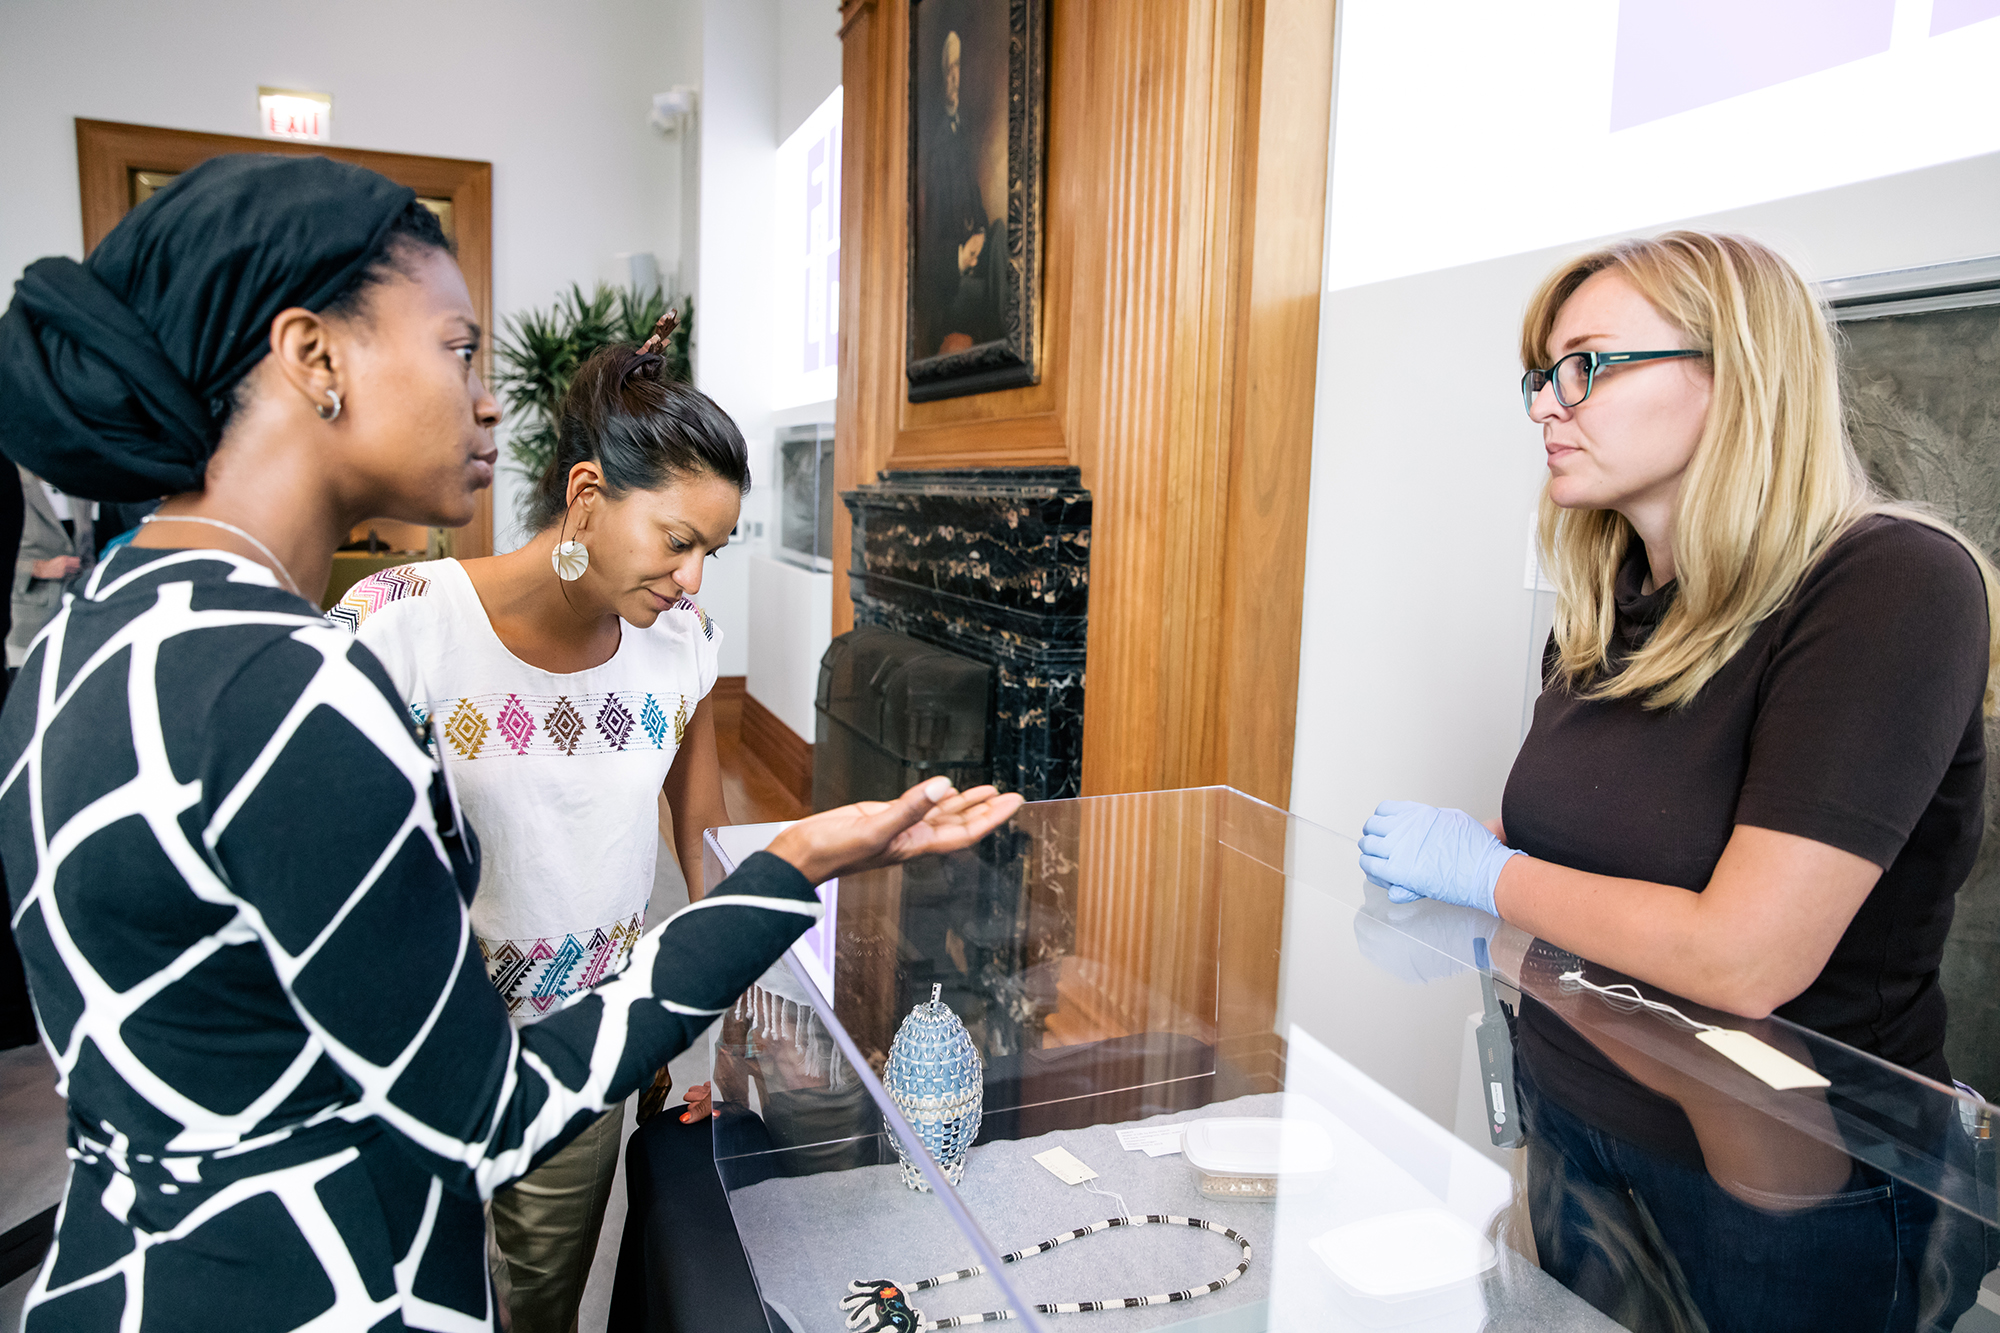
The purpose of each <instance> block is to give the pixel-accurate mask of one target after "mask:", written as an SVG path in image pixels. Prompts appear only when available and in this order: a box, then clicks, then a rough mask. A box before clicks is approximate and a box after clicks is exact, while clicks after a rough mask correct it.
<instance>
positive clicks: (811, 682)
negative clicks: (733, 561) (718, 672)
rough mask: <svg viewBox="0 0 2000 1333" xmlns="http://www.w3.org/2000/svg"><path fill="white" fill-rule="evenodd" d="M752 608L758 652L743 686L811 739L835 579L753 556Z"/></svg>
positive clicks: (830, 626) (830, 634) (829, 634)
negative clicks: (821, 659) (814, 702)
mask: <svg viewBox="0 0 2000 1333" xmlns="http://www.w3.org/2000/svg"><path fill="white" fill-rule="evenodd" d="M750 605H751V606H752V607H754V608H755V610H754V612H753V623H754V624H755V626H756V630H755V633H756V645H755V647H756V651H755V652H754V653H752V654H751V657H750V678H749V680H748V681H746V682H745V684H744V688H745V689H746V690H748V691H749V693H750V695H751V697H753V698H754V699H756V700H757V702H758V703H760V704H763V705H764V707H766V708H768V709H770V710H771V711H772V712H773V713H774V714H776V715H777V717H778V720H779V721H781V722H783V723H784V724H785V725H786V726H788V727H790V728H791V729H792V730H793V731H796V732H797V733H798V734H799V735H801V736H803V737H805V738H806V739H807V740H811V739H812V738H813V732H814V725H813V724H814V719H813V698H814V696H815V695H816V694H817V693H818V691H819V660H820V658H821V656H822V655H824V654H825V652H826V646H827V644H828V643H830V642H832V641H833V575H831V574H822V573H819V572H818V571H816V570H810V569H801V568H799V567H798V566H797V565H792V564H787V563H785V562H784V561H782V560H773V559H771V558H770V557H768V556H762V555H753V556H751V557H750Z"/></svg>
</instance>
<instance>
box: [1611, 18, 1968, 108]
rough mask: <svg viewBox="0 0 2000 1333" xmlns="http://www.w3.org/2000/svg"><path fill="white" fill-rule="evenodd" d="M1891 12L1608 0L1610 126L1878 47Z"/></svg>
mask: <svg viewBox="0 0 2000 1333" xmlns="http://www.w3.org/2000/svg"><path fill="white" fill-rule="evenodd" d="M1935 3H1936V6H1937V9H1936V10H1935V11H1934V12H1937V13H1942V12H1943V11H1944V10H1945V9H1946V8H1947V7H1950V8H1964V9H1967V10H1970V9H1973V8H1980V9H1983V10H1985V11H1987V12H1988V13H1991V12H1994V11H1995V10H1996V8H2000V0H1935ZM1895 13H1896V0H1679V2H1678V3H1675V4H1663V3H1661V0H1618V57H1617V63H1616V65H1615V66H1614V68H1613V73H1612V83H1611V128H1612V129H1613V130H1625V129H1630V128H1631V127H1632V126H1634V125H1643V124H1645V123H1646V122H1647V121H1649V120H1658V119H1660V118H1661V117H1663V116H1672V115H1677V114H1679V113H1680V112H1682V111H1691V110H1693V109H1694V108H1695V107H1698V106H1707V105H1708V104H1709V103H1711V102H1720V101H1723V100H1724V99H1726V98H1730V97H1736V96H1740V95H1741V94H1743V93H1748V92H1755V91H1756V90H1757V89H1759V88H1769V87H1771V86H1772V85H1773V84H1779V83H1787V82H1789V81H1791V80H1792V79H1797V78H1803V77H1804V76H1805V75H1808V74H1817V73H1818V72H1819V71H1821V70H1823V69H1832V68H1833V67H1834V66H1836V65H1845V64H1847V63H1848V62H1849V61H1853V60H1860V59H1861V58H1862V57H1864V56H1872V55H1876V54H1878V53H1880V52H1883V51H1886V50H1888V49H1889V25H1890V22H1891V20H1892V19H1893V18H1894V17H1895ZM1981 17H1984V15H1983V14H1982V15H1981ZM1968 21H1970V20H1968Z"/></svg>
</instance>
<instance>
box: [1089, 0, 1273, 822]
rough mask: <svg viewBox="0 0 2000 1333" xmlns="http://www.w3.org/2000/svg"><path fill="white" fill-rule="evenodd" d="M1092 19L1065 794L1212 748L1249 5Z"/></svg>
mask: <svg viewBox="0 0 2000 1333" xmlns="http://www.w3.org/2000/svg"><path fill="white" fill-rule="evenodd" d="M1092 14H1093V21H1094V22H1100V23H1101V29H1100V32H1101V39H1100V40H1099V41H1098V42H1097V43H1095V44H1096V45H1097V46H1098V48H1099V49H1098V50H1097V51H1095V52H1093V56H1094V57H1095V63H1096V65H1097V66H1098V67H1099V69H1100V70H1101V71H1102V76H1101V77H1100V78H1098V79H1096V80H1095V81H1094V82H1093V89H1094V91H1095V92H1096V95H1097V104H1096V105H1094V106H1093V107H1092V108H1091V111H1092V115H1091V120H1092V121H1093V122H1094V123H1095V124H1097V125H1098V126H1099V127H1100V128H1099V131H1098V135H1097V138H1098V143H1099V144H1100V146H1101V150H1102V156H1101V160H1100V161H1098V162H1097V163H1096V164H1095V169H1094V171H1093V172H1092V176H1093V180H1094V182H1095V186H1096V189H1097V191H1098V195H1099V198H1098V206H1099V208H1100V209H1101V210H1102V212H1101V218H1100V219H1097V220H1094V221H1097V225H1098V226H1099V227H1100V228H1101V234H1102V236H1103V237H1104V242H1103V243H1102V244H1100V245H1096V246H1091V247H1087V248H1085V249H1083V250H1082V252H1081V253H1079V255H1078V256H1077V260H1078V265H1079V272H1078V277H1077V287H1078V291H1079V293H1080V299H1079V301H1078V326H1079V327H1078V328H1077V329H1076V330H1075V333H1074V336H1075V338H1076V341H1077V344H1078V346H1079V347H1080V348H1081V347H1091V348H1095V349H1096V351H1097V355H1096V356H1095V357H1080V358H1079V362H1080V364H1079V367H1078V381H1077V383H1076V384H1075V386H1074V393H1075V397H1076V400H1077V402H1078V403H1079V405H1080V407H1081V409H1082V411H1081V412H1080V413H1079V415H1080V416H1082V417H1083V419H1082V421H1081V422H1080V427H1079V431H1078V439H1077V447H1078V454H1079V460H1080V462H1081V463H1082V466H1083V469H1084V481H1085V484H1086V485H1087V486H1089V487H1090V489H1091V491H1092V494H1093V496H1094V497H1095V505H1094V510H1093V516H1094V520H1095V526H1094V530H1093V532H1092V534H1091V549H1092V560H1091V606H1090V612H1091V614H1090V630H1089V667H1088V670H1089V685H1088V687H1087V690H1086V694H1085V700H1086V702H1085V713H1084V758H1083V782H1084V790H1085V791H1086V792H1106V791H1134V790H1159V789H1168V788H1176V787H1190V786H1200V785H1203V784H1204V783H1206V782H1208V781H1211V780H1212V779H1213V776H1214V771H1213V770H1214V767H1215V765H1214V762H1213V761H1214V757H1215V754H1216V752H1217V750H1218V748H1219V738H1218V736H1217V731H1218V723H1219V716H1218V712H1217V705H1218V700H1217V699H1216V697H1215V694H1216V691H1215V688H1214V684H1215V682H1214V680H1213V679H1212V676H1213V671H1214V665H1215V662H1216V659H1217V656H1218V650H1219V646H1220V642H1219V641H1220V635H1221V606H1220V602H1221V598H1222V596H1223V595H1224V583H1223V580H1222V573H1223V561H1222V560H1221V559H1219V558H1218V557H1219V555H1220V553H1221V548H1222V540H1223V536H1224V527H1225V521H1226V514H1227V506H1226V500H1227V495H1228V461H1229V439H1228V427H1229V424H1230V419H1229V393H1230V389H1231V387H1232V383H1231V371H1232V369H1233V366H1232V348H1231V337H1230V334H1231V333H1232V331H1233V323H1234V321H1233V318H1232V316H1233V313H1234V306H1235V301H1234V299H1233V298H1234V285H1235V282H1236V280H1237V271H1238V265H1237V264H1236V262H1235V260H1236V250H1237V247H1236V245H1235V244H1234V243H1233V242H1234V240H1235V234H1234V233H1235V227H1236V223H1237V217H1236V214H1237V209H1236V207H1235V203H1236V201H1235V193H1234V192H1235V189H1236V187H1237V184H1238V180H1237V173H1236V172H1235V170H1234V168H1235V165H1236V162H1235V159H1236V156H1237V150H1238V146H1239V145H1238V136H1239V134H1240V133H1241V122H1242V120H1243V117H1242V115H1241V112H1242V97H1243V94H1242V89H1243V84H1244V78H1243V73H1244V71H1243V68H1242V67H1243V63H1244V48H1245V45H1246V44H1245V42H1244V41H1243V39H1242V34H1241V30H1242V29H1244V28H1245V27H1246V26H1247V24H1248V6H1247V4H1244V3H1239V2H1238V0H1187V2H1186V3H1183V4H1179V5H1176V6H1174V7H1173V8H1172V9H1171V10H1168V9H1166V8H1165V7H1162V6H1159V5H1155V4H1148V3H1144V0H1117V2H1116V3H1106V4H1102V5H1098V6H1094V7H1093V10H1092ZM1093 315H1094V316H1096V317H1097V319H1098V320H1099V321H1100V322H1099V323H1098V324H1097V325H1096V326H1094V327H1093V326H1091V325H1089V324H1088V323H1086V321H1088V320H1090V319H1091V317H1092V316H1093ZM1084 413H1087V414H1088V415H1087V416H1085V415H1084Z"/></svg>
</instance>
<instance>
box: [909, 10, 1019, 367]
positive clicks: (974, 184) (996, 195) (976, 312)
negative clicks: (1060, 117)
mask: <svg viewBox="0 0 2000 1333" xmlns="http://www.w3.org/2000/svg"><path fill="white" fill-rule="evenodd" d="M1043 33H1044V0H912V3H911V5H910V157H909V161H910V216H909V246H910V254H909V310H908V321H907V324H908V346H907V353H906V357H905V364H906V367H907V373H908V378H909V397H910V401H911V402H926V401H929V400H931V399H937V398H952V397H957V396H960V395H963V394H972V393H986V392H990V391H992V390H994V389H1004V388H1011V387H1013V386H1015V385H1020V384H1032V383H1034V382H1035V380H1036V366H1035V323H1036V317H1037V314H1038V312H1039V308H1040V296H1041V292H1040V286H1041V266H1040V254H1041V244H1040V242H1041V196H1042V176H1043V153H1044V141H1043V126H1042V95H1043V93H1042V77H1043V40H1044V38H1043Z"/></svg>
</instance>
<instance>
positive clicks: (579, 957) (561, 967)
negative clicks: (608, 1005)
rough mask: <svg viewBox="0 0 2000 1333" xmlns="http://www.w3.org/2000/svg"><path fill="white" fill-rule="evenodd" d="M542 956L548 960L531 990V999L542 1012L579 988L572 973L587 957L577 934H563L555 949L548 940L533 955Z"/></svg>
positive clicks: (551, 1007) (529, 996)
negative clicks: (572, 982)
mask: <svg viewBox="0 0 2000 1333" xmlns="http://www.w3.org/2000/svg"><path fill="white" fill-rule="evenodd" d="M537 956H540V957H542V958H545V959H546V960H547V963H546V966H544V967H543V968H542V970H541V973H540V975H538V976H537V977H536V978H535V986H534V989H533V990H531V991H530V992H529V993H528V1002H529V1003H530V1004H532V1005H534V1006H535V1008H536V1009H538V1010H539V1011H541V1012H542V1013H545V1014H546V1013H547V1012H548V1011H549V1010H550V1009H553V1008H554V1007H555V1006H556V1005H557V1004H558V1003H559V1002H560V1001H561V1000H562V998H563V996H565V995H567V994H569V993H570V992H571V991H573V990H575V989H576V987H575V986H574V985H572V984H571V983H570V973H572V972H574V971H576V965H577V964H578V963H580V962H582V961H583V943H582V941H580V940H578V939H577V937H576V936H574V935H565V936H563V937H562V943H561V944H559V945H557V946H556V947H555V948H553V949H551V948H549V946H548V942H547V941H543V942H542V943H541V944H540V946H539V947H538V948H537V949H536V950H535V952H534V953H533V954H530V955H529V957H531V958H533V957H537Z"/></svg>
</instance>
